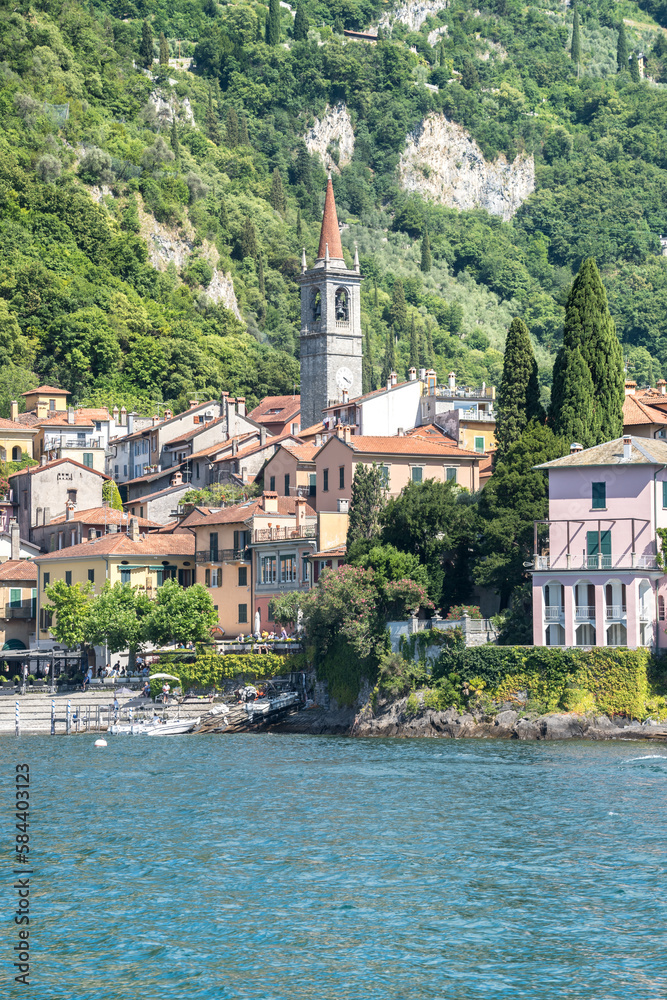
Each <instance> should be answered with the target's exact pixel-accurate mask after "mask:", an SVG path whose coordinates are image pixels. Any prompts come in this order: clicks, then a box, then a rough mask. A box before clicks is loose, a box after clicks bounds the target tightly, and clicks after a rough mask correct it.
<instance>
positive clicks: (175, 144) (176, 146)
mask: <svg viewBox="0 0 667 1000" xmlns="http://www.w3.org/2000/svg"><path fill="white" fill-rule="evenodd" d="M169 145H170V146H171V151H172V153H173V154H174V156H175V157H176V159H178V155H179V153H180V151H181V147H180V143H179V141H178V129H177V128H176V116H175V115H174V117H173V118H172V119H171V136H170V138H169Z"/></svg>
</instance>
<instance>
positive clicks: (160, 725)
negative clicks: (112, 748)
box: [109, 717, 200, 736]
mask: <svg viewBox="0 0 667 1000" xmlns="http://www.w3.org/2000/svg"><path fill="white" fill-rule="evenodd" d="M199 721H200V720H199V717H197V718H196V719H165V720H162V719H159V718H157V717H155V718H153V719H151V720H150V721H149V722H115V723H114V724H113V726H110V727H109V732H110V733H111V735H112V736H180V735H181V734H182V733H189V732H191V731H192V730H193V729H194V728H195V727H196V726H198V725H199Z"/></svg>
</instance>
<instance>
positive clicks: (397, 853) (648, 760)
mask: <svg viewBox="0 0 667 1000" xmlns="http://www.w3.org/2000/svg"><path fill="white" fill-rule="evenodd" d="M94 740H95V735H84V736H77V737H70V738H65V737H56V738H52V737H47V736H38V737H21V738H19V739H18V740H16V739H13V738H2V739H0V760H2V761H3V763H4V766H3V768H2V776H1V783H2V800H1V801H2V815H3V827H2V831H3V842H4V845H5V847H4V849H3V852H2V856H3V863H4V874H5V875H6V877H5V878H4V879H3V895H5V896H7V894H9V903H10V904H11V905H10V906H9V907H8V906H6V905H4V904H3V908H2V909H3V912H4V913H5V914H8V913H10V912H11V913H13V909H14V903H15V899H14V896H15V893H14V890H12V889H11V885H12V882H11V879H12V877H13V876H12V864H13V862H12V856H13V855H12V853H11V852H10V850H9V847H8V846H7V845H9V846H11V843H10V842H11V841H12V839H13V829H12V827H13V816H12V813H11V811H10V807H11V805H12V802H13V798H12V797H13V783H14V766H15V764H16V763H21V762H27V763H29V765H30V771H31V778H30V780H31V824H32V825H31V828H30V835H31V848H32V851H31V855H30V856H31V859H32V865H33V870H34V875H33V876H32V885H31V888H32V893H33V895H32V899H31V912H30V916H31V924H30V932H31V939H30V943H31V981H32V984H33V985H32V987H31V988H30V989H29V990H28V989H26V988H25V987H23V986H16V985H14V984H13V982H12V981H13V976H14V975H15V972H14V970H13V969H12V966H11V963H12V962H13V961H14V959H13V958H12V957H11V956H12V951H11V948H12V947H13V945H14V943H15V941H16V934H17V928H15V927H14V925H13V924H11V923H10V922H9V921H10V920H11V917H9V919H5V921H4V928H5V930H6V931H7V933H6V934H3V935H2V947H1V954H0V960H1V964H0V970H1V974H2V978H3V982H4V983H5V984H8V983H9V984H11V985H10V986H9V990H8V992H7V991H6V990H5V988H4V987H3V989H0V994H2V995H3V996H6V995H9V996H12V997H14V996H21V997H25V996H31V997H33V998H35V1000H51V998H57V1000H73V998H76V1000H120V998H123V1000H124V998H141V1000H154V998H155V1000H157V998H160V1000H163V998H169V1000H237V998H238V1000H241V998H242V1000H348V998H349V1000H394V998H396V1000H422V998H423V1000H426V998H433V1000H438V998H452V1000H478V998H479V1000H482V998H483V1000H494V998H505V997H507V998H535V1000H551V998H560V997H563V998H565V997H566V998H582V1000H607V998H612V997H613V998H615V997H619V998H621V997H622V998H624V1000H627V998H632V1000H658V998H660V1000H663V998H664V996H665V994H666V993H667V949H666V948H665V925H666V919H667V903H666V900H667V886H666V884H665V864H666V862H665V835H666V832H667V825H666V819H667V802H666V796H665V790H666V788H667V785H666V780H667V747H665V748H664V749H661V748H660V747H658V748H656V747H654V746H651V745H649V744H646V743H639V742H637V743H623V744H618V743H589V742H565V743H518V742H512V741H501V740H483V741H482V740H479V741H478V740H460V741H453V740H426V739H422V740H412V741H408V740H354V739H346V738H342V737H312V736H283V735H270V734H269V735H254V734H241V735H235V736H208V737H206V736H188V737H173V738H166V737H165V738H163V739H150V738H147V737H128V736H125V737H111V736H110V737H108V742H109V745H108V747H107V748H106V749H95V748H94V746H93V743H94Z"/></svg>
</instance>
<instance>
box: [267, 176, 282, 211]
mask: <svg viewBox="0 0 667 1000" xmlns="http://www.w3.org/2000/svg"><path fill="white" fill-rule="evenodd" d="M269 202H270V204H271V207H272V208H275V210H276V212H284V211H285V192H284V190H283V181H282V177H281V176H280V171H279V170H278V167H276V168H275V170H274V171H273V175H272V177H271V195H270V196H269Z"/></svg>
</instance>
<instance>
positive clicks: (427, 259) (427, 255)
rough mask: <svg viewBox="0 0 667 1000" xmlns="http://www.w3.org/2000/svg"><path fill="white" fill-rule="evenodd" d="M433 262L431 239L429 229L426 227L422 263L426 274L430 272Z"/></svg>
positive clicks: (422, 268) (423, 237) (423, 238)
mask: <svg viewBox="0 0 667 1000" xmlns="http://www.w3.org/2000/svg"><path fill="white" fill-rule="evenodd" d="M431 264H432V258H431V241H430V239H429V236H428V229H426V227H424V235H423V236H422V259H421V265H420V266H421V270H422V272H423V273H424V274H428V272H429V271H430V270H431Z"/></svg>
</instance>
